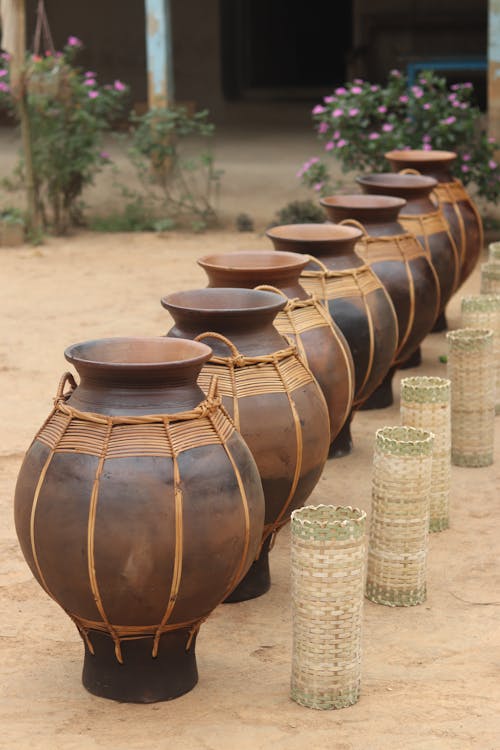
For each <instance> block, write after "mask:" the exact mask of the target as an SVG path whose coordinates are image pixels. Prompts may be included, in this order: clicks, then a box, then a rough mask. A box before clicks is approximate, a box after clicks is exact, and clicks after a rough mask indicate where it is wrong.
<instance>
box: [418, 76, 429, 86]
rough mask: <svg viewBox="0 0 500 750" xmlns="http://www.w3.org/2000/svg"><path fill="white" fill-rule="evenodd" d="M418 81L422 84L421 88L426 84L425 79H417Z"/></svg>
mask: <svg viewBox="0 0 500 750" xmlns="http://www.w3.org/2000/svg"><path fill="white" fill-rule="evenodd" d="M418 81H419V83H421V84H422V86H425V84H426V83H427V78H419V79H418Z"/></svg>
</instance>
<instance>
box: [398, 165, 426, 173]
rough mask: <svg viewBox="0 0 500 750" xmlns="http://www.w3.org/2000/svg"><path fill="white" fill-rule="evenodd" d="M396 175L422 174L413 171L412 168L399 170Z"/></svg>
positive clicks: (415, 170)
mask: <svg viewBox="0 0 500 750" xmlns="http://www.w3.org/2000/svg"><path fill="white" fill-rule="evenodd" d="M398 174H422V172H419V171H418V169H413V167H406V169H400V170H399V172H398Z"/></svg>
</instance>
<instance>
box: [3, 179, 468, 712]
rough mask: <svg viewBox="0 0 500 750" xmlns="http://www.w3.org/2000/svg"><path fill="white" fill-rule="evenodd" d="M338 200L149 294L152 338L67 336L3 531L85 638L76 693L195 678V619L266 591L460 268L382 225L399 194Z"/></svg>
mask: <svg viewBox="0 0 500 750" xmlns="http://www.w3.org/2000/svg"><path fill="white" fill-rule="evenodd" d="M393 177H399V176H398V175H394V176H393ZM384 179H385V178H384ZM400 179H401V178H400ZM404 179H405V180H406V181H408V180H409V181H413V183H415V181H416V180H420V181H422V180H429V178H427V177H421V176H416V175H407V176H406V175H405V176H404ZM342 200H344V204H345V200H346V198H345V197H344V198H343V199H330V200H329V201H328V200H327V201H326V202H325V206H326V208H327V210H328V211H332V212H333V213H332V214H331V218H333V219H334V221H338V220H339V219H340V220H341V221H343V220H344V219H345V218H348V219H349V220H353V219H354V221H356V222H362V224H363V227H362V228H359V226H357V225H356V226H349V225H347V226H346V225H345V224H344V225H338V224H332V223H325V224H317V225H291V226H282V227H275V228H273V229H272V230H269V232H268V236H269V237H270V239H271V240H272V242H273V244H274V248H275V250H278V251H280V252H275V250H273V251H270V252H262V251H256V252H250V251H249V252H246V253H231V254H224V255H212V256H208V257H205V258H202V259H200V261H199V262H200V264H201V265H202V266H203V267H204V268H205V270H206V272H207V274H208V276H209V288H207V289H198V290H190V291H186V292H176V293H172V294H169V295H167V296H166V297H165V298H163V300H162V304H163V305H164V306H165V307H166V308H167V309H168V311H169V312H170V313H171V315H172V317H173V319H174V323H175V325H174V327H173V328H172V329H171V330H170V331H169V333H168V337H167V338H159V339H137V340H136V339H120V340H116V339H110V340H102V341H91V342H86V343H84V344H79V345H74V346H73V347H70V348H69V349H68V350H67V352H66V357H67V359H68V360H69V361H70V362H71V363H72V364H73V365H74V366H75V367H76V369H77V371H78V373H79V375H80V382H79V384H78V386H77V385H76V383H75V382H74V380H73V378H72V377H71V376H67V377H65V379H64V380H63V382H62V384H61V387H60V390H59V393H58V396H57V399H56V402H55V408H54V411H53V412H52V413H51V415H50V416H49V418H48V419H47V421H46V422H45V423H44V425H43V426H42V428H41V429H40V431H39V432H38V434H37V436H36V438H35V440H34V442H33V444H32V446H31V447H30V449H29V451H28V453H27V456H26V458H25V461H24V463H23V466H22V468H21V471H20V475H19V480H18V485H17V488H16V528H17V532H18V536H19V539H20V542H21V546H22V549H23V553H24V555H25V557H26V560H27V561H28V564H29V565H30V567H31V569H32V571H33V574H34V575H35V577H36V578H37V580H38V581H39V583H40V584H41V585H42V586H43V588H44V589H45V590H46V592H47V593H48V594H49V595H50V596H52V597H53V598H54V599H55V600H56V601H57V602H58V603H59V604H60V605H61V606H62V607H63V608H64V610H65V611H66V612H67V613H68V614H69V616H70V617H71V618H72V619H73V621H74V622H75V624H76V625H77V627H78V630H79V632H80V634H81V635H82V638H83V640H84V643H85V664H84V676H83V679H84V684H85V685H86V687H87V688H88V689H89V690H90V691H91V692H94V693H96V694H99V695H103V696H106V697H112V698H116V699H119V700H132V701H134V700H136V701H150V700H162V699H166V698H171V697H175V696H176V695H180V694H182V693H183V692H185V691H186V690H189V689H190V688H191V687H192V686H193V685H194V684H195V682H196V676H197V673H196V662H195V658H194V643H195V640H196V634H197V632H198V628H199V626H200V624H201V622H202V621H203V620H204V619H205V618H206V617H207V616H208V614H209V613H210V612H211V611H212V610H213V608H214V607H215V606H217V604H218V603H219V602H220V601H222V600H224V601H241V600H244V599H249V598H252V597H255V596H259V595H260V594H262V593H264V592H265V591H266V590H267V589H268V588H269V585H270V575H269V564H268V552H269V549H270V547H271V544H272V541H273V539H274V536H275V534H276V533H277V532H278V531H279V529H280V528H282V526H283V525H284V524H285V523H286V522H287V521H288V519H289V517H290V514H291V512H292V511H293V510H294V509H295V508H297V507H300V506H302V505H303V504H304V503H305V502H306V500H307V498H308V497H309V495H310V493H311V492H312V490H313V489H314V487H315V485H316V483H317V482H318V480H319V478H320V476H321V472H322V470H323V467H324V464H325V461H326V458H327V455H328V451H329V447H330V446H333V449H331V448H330V451H331V452H333V453H342V452H347V451H348V450H349V448H350V435H349V423H350V417H351V414H352V410H353V409H356V408H359V407H361V406H362V405H363V404H364V403H366V402H367V401H368V399H370V397H371V396H372V395H373V394H374V392H375V391H376V389H377V388H378V387H379V386H380V384H381V383H382V381H383V380H384V378H386V377H387V375H388V373H390V371H391V368H394V367H395V366H396V365H397V364H398V363H399V362H401V361H403V360H405V359H406V358H407V357H408V356H410V355H411V354H412V352H413V351H414V350H415V348H416V347H418V345H419V343H420V341H421V340H422V339H423V338H424V337H425V335H426V334H427V333H428V331H429V330H430V329H431V327H432V325H433V323H434V320H435V317H436V315H437V313H438V312H439V311H440V310H443V309H444V304H445V302H443V300H444V299H446V301H447V299H448V298H449V296H447V295H448V289H449V290H450V292H449V293H450V294H451V293H452V291H453V288H454V285H455V284H456V283H458V282H457V279H458V274H457V271H456V266H455V269H454V270H453V269H452V272H453V273H452V275H453V281H452V282H450V284H449V286H448V287H446V285H445V283H444V282H445V274H444V273H443V285H441V279H440V277H439V271H438V269H437V268H436V266H438V265H439V264H438V263H437V261H436V262H434V256H433V252H436V251H435V250H434V249H433V247H432V245H433V244H434V243H431V242H430V241H429V242H428V244H427V246H426V247H423V246H422V245H420V244H419V243H418V242H417V241H416V240H415V238H414V237H413V236H412V235H410V234H409V233H408V232H405V231H404V230H403V228H402V227H400V225H399V224H398V223H397V218H398V211H399V210H400V209H401V208H402V206H403V205H404V201H403V200H401V199H400V198H399V199H398V198H393V197H389V198H384V197H376V198H370V199H369V200H368V197H365V198H363V196H355V200H354V204H353V205H351V206H350V207H347V209H348V210H347V209H346V206H345V205H342ZM356 201H357V208H358V209H359V210H360V211H362V212H365V213H362V214H358V218H356V217H354V216H353V215H352V211H353V210H354V209H355V208H356ZM363 201H365V202H363ZM351 203H353V202H352V201H351ZM346 211H347V213H350V214H351V215H349V216H347V215H344V214H345V213H346ZM335 212H337V213H335ZM338 212H340V213H338ZM342 212H343V213H342ZM340 217H341V218H340ZM423 223H424V224H425V222H423ZM377 226H378V230H377ZM377 232H378V233H377ZM445 235H446V232H445ZM388 237H390V238H391V242H392V246H391V249H390V250H388V247H387V246H386V245H383V246H382V242H381V240H382V239H384V240H385V239H387V238H388ZM394 238H396V241H395V242H394ZM424 244H425V243H424ZM294 251H298V253H296V252H294ZM312 256H314V257H312ZM436 257H437V256H436ZM450 257H451V256H450ZM448 270H450V269H448ZM446 278H447V279H448V277H446ZM300 282H301V283H300ZM255 286H260V287H261V288H260V289H254V288H253V287H255ZM310 292H314V294H315V295H316V297H310V296H309V293H310ZM284 336H285V337H286V338H284ZM173 339H176V341H173ZM204 342H206V343H208V344H210V347H211V348H210V347H208V346H206V344H205V343H204ZM67 382H69V384H70V388H69V390H67V391H65V384H66V383H67ZM200 387H201V389H200ZM217 391H218V394H220V395H219V396H217ZM203 393H205V398H204V396H203ZM219 399H221V401H220V400H219ZM242 438H243V439H242Z"/></svg>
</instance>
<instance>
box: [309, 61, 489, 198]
mask: <svg viewBox="0 0 500 750" xmlns="http://www.w3.org/2000/svg"><path fill="white" fill-rule="evenodd" d="M472 97H473V87H472V84H471V83H460V84H454V85H453V86H451V87H450V89H448V88H447V85H446V80H445V79H444V78H440V77H439V76H437V75H435V74H434V73H423V74H422V75H421V76H420V77H419V79H418V81H417V83H416V85H414V86H412V87H411V88H408V86H407V79H406V77H405V76H404V75H403V74H402V73H400V71H398V70H393V71H391V74H390V76H389V80H388V82H387V85H386V86H385V87H382V86H378V85H376V84H370V83H368V82H367V81H363V80H361V79H355V80H354V81H353V82H352V83H348V84H346V85H345V86H340V87H339V88H337V89H336V90H335V91H334V93H333V94H332V95H331V96H326V97H325V98H324V100H323V103H322V104H318V105H317V106H315V107H314V109H313V110H312V114H313V119H314V122H315V127H316V130H317V132H318V136H319V138H320V139H321V140H322V141H323V142H324V150H325V152H326V153H328V154H330V155H332V156H334V157H336V158H337V159H339V160H340V162H341V164H342V168H343V170H344V171H348V170H358V171H368V170H369V171H387V169H388V163H387V161H386V160H385V159H384V154H385V153H386V152H387V151H391V150H393V149H410V148H415V149H424V150H430V149H435V150H436V149H438V150H451V151H456V152H457V154H458V159H457V161H456V163H455V165H454V173H455V176H457V177H460V178H461V179H462V181H463V182H464V183H465V184H468V183H469V182H474V183H475V184H476V186H477V188H478V193H479V195H482V196H483V197H485V198H487V199H488V200H492V201H495V202H496V201H497V200H498V198H499V196H500V168H499V166H498V164H497V162H496V161H495V159H494V152H495V150H496V149H498V148H499V144H497V143H496V142H495V139H492V138H488V137H487V134H486V133H485V132H484V131H482V130H481V129H480V127H479V117H480V114H481V113H480V111H479V109H478V108H477V107H476V106H475V105H474V104H473V101H472ZM298 176H299V177H300V178H301V179H302V181H303V182H304V183H305V184H307V185H308V186H310V187H312V188H313V189H314V190H316V192H318V193H320V194H325V193H326V192H328V190H329V189H330V187H329V186H330V178H329V174H328V168H327V167H326V165H325V164H324V163H323V162H321V161H320V160H319V159H318V158H316V157H314V158H312V159H309V160H308V161H307V162H306V163H305V164H304V165H303V166H302V168H301V169H300V170H299V172H298Z"/></svg>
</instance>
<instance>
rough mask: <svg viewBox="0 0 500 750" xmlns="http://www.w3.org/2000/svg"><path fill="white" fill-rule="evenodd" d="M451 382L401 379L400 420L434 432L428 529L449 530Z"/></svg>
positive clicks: (428, 379)
mask: <svg viewBox="0 0 500 750" xmlns="http://www.w3.org/2000/svg"><path fill="white" fill-rule="evenodd" d="M450 385H451V384H450V381H449V380H448V379H447V378H431V377H425V376H421V377H413V378H403V380H402V381H401V423H402V424H404V425H407V426H409V427H416V428H418V429H421V430H429V431H430V432H432V433H433V435H434V447H433V451H432V472H431V494H430V520H429V531H442V530H443V529H447V528H448V526H449V525H450V522H449V506H450V481H451V417H450V413H451V412H450V391H451V388H450Z"/></svg>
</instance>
